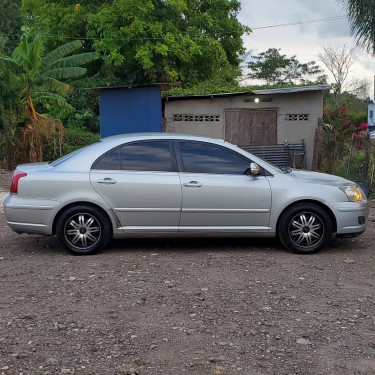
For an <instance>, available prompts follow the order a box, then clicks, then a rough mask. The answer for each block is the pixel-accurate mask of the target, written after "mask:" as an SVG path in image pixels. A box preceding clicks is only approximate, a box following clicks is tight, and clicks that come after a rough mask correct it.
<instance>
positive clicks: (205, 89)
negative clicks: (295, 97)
mask: <svg viewBox="0 0 375 375" xmlns="http://www.w3.org/2000/svg"><path fill="white" fill-rule="evenodd" d="M308 85H309V84H308ZM308 85H306V84H303V85H294V84H281V83H280V84H278V85H252V86H240V85H239V84H238V83H237V82H234V83H233V82H232V81H227V80H223V79H216V80H209V81H203V82H200V83H198V84H196V85H187V86H186V85H185V86H182V87H176V88H172V89H171V90H169V91H167V92H164V93H163V95H164V96H185V95H209V94H224V93H241V92H251V91H254V90H269V89H280V88H290V87H304V86H308Z"/></svg>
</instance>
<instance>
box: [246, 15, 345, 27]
mask: <svg viewBox="0 0 375 375" xmlns="http://www.w3.org/2000/svg"><path fill="white" fill-rule="evenodd" d="M344 18H346V17H345V16H334V17H326V18H318V19H315V20H304V21H296V22H289V23H280V24H278V25H269V26H259V27H252V28H251V30H261V29H270V28H274V27H284V26H295V25H305V24H309V23H317V22H328V21H338V20H342V19H344Z"/></svg>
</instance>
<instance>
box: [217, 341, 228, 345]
mask: <svg viewBox="0 0 375 375" xmlns="http://www.w3.org/2000/svg"><path fill="white" fill-rule="evenodd" d="M219 345H220V346H227V345H228V343H227V342H225V341H220V342H219Z"/></svg>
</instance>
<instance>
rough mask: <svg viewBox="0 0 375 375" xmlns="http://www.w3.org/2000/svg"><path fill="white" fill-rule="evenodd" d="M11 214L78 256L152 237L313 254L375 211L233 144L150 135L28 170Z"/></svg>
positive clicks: (354, 231)
mask: <svg viewBox="0 0 375 375" xmlns="http://www.w3.org/2000/svg"><path fill="white" fill-rule="evenodd" d="M4 212H5V217H6V221H7V223H8V225H9V226H10V227H11V228H12V229H13V230H14V231H16V232H17V233H40V234H49V235H52V234H56V235H57V238H58V239H59V241H60V242H61V243H62V245H63V246H64V247H65V248H66V249H67V250H68V251H70V252H72V253H74V254H90V253H93V252H95V251H98V250H101V249H103V248H104V247H105V246H106V245H107V243H108V241H109V240H110V239H111V238H126V237H146V236H157V237H168V236H169V237H181V236H185V237H187V236H189V237H198V236H212V237H218V236H225V237H231V236H233V237H234V236H243V237H275V236H277V237H278V238H279V239H280V241H281V243H282V244H283V245H284V247H285V248H286V249H288V250H290V251H294V252H298V253H313V252H315V251H317V250H319V249H321V248H322V247H323V246H324V245H325V244H326V243H327V241H328V239H330V238H331V237H332V236H341V237H353V236H356V235H359V234H361V233H362V232H364V231H365V229H366V223H367V215H368V204H367V200H366V197H365V195H364V193H363V192H362V191H361V189H360V188H359V187H358V186H357V185H356V184H355V183H353V182H351V181H348V180H345V179H343V178H340V177H336V176H332V175H327V174H321V173H316V172H308V171H299V170H292V169H290V168H278V167H275V166H273V165H270V164H268V163H267V162H265V161H263V160H262V159H259V158H257V157H255V156H253V155H251V154H249V153H247V152H246V151H244V150H242V149H240V148H238V147H236V146H234V145H232V144H230V143H227V142H225V141H223V140H216V139H211V138H206V137H197V136H190V135H179V134H168V133H158V134H152V133H143V134H141V133H140V134H127V135H121V136H115V137H109V138H105V139H102V140H101V141H100V142H98V143H96V144H93V145H91V146H88V147H85V148H82V149H80V150H78V151H75V152H73V153H71V154H69V155H66V156H64V157H62V158H60V159H58V160H56V161H54V162H51V163H34V164H23V165H19V166H18V167H17V169H16V170H15V172H14V175H13V179H12V183H11V190H10V195H9V196H8V197H7V199H6V200H5V202H4Z"/></svg>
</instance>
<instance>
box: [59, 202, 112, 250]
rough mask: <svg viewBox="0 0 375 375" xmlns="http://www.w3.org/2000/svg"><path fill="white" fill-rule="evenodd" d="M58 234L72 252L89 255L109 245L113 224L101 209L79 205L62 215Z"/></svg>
mask: <svg viewBox="0 0 375 375" xmlns="http://www.w3.org/2000/svg"><path fill="white" fill-rule="evenodd" d="M56 235H57V238H58V240H59V241H60V243H61V244H62V245H63V247H64V248H65V249H66V250H68V251H69V252H70V253H73V254H75V255H88V254H93V253H95V252H97V251H99V250H102V249H103V248H104V247H105V246H106V245H107V243H108V241H109V240H110V238H111V225H110V222H109V220H108V218H107V217H106V215H105V214H104V213H103V212H102V211H101V210H100V209H98V208H95V207H91V206H86V205H79V206H75V207H70V208H68V209H67V210H65V211H64V212H63V213H62V214H61V215H60V217H59V219H58V221H57V227H56Z"/></svg>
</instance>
